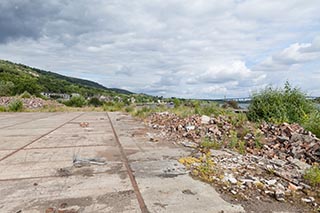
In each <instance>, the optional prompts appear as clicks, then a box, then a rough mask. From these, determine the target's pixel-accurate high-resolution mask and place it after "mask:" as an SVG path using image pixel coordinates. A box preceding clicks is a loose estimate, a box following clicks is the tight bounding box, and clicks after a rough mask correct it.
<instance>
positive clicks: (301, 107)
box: [248, 82, 315, 123]
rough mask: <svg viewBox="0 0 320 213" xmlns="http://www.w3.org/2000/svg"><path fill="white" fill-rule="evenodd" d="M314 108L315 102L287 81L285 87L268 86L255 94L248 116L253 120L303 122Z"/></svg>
mask: <svg viewBox="0 0 320 213" xmlns="http://www.w3.org/2000/svg"><path fill="white" fill-rule="evenodd" d="M314 110H315V106H314V104H313V103H312V102H311V101H310V100H307V98H306V95H305V94H304V93H303V92H301V90H300V89H298V88H292V87H291V86H290V84H289V83H288V82H287V83H286V84H285V86H284V88H283V89H282V88H272V87H267V88H266V89H264V90H262V91H260V92H258V93H255V94H253V95H252V100H251V103H250V105H249V113H248V118H249V120H251V121H262V120H264V121H266V122H273V123H281V122H289V123H294V122H298V123H301V121H302V120H303V118H304V117H305V116H306V115H308V114H310V113H312V112H313V111H314Z"/></svg>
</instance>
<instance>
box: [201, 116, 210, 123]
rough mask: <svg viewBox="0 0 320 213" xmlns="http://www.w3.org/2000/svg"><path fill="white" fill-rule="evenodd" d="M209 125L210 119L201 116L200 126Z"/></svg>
mask: <svg viewBox="0 0 320 213" xmlns="http://www.w3.org/2000/svg"><path fill="white" fill-rule="evenodd" d="M209 123H210V117H209V116H206V115H202V116H201V124H209Z"/></svg>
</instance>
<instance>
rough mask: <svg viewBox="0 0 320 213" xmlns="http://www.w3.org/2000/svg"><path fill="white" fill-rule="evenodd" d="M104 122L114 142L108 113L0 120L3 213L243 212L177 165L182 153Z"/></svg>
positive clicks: (121, 120) (122, 124)
mask: <svg viewBox="0 0 320 213" xmlns="http://www.w3.org/2000/svg"><path fill="white" fill-rule="evenodd" d="M109 116H110V118H111V121H112V123H113V125H114V130H115V131H116V133H117V135H118V138H119V141H117V137H116V136H115V134H114V132H113V129H112V126H111V123H110V122H109V118H108V116H107V113H102V112H87V113H81V112H76V113H1V114H0V212H48V213H49V212H64V213H67V212H69V213H71V212H141V205H142V204H145V205H146V207H147V209H148V211H149V212H243V211H244V210H243V208H242V207H241V206H237V205H233V204H230V203H227V202H226V201H224V200H223V199H222V198H221V197H220V196H219V194H218V193H217V192H216V191H215V190H214V189H213V187H211V186H210V185H208V184H205V183H203V182H200V181H196V180H194V179H192V178H191V177H190V176H189V175H188V174H187V173H186V171H185V170H184V167H183V165H181V164H179V163H178V161H177V159H178V158H179V157H181V156H186V155H187V154H188V151H187V150H186V149H185V148H182V147H176V146H174V145H173V144H172V143H167V142H161V141H160V142H150V141H149V139H148V137H146V133H147V132H146V129H145V127H144V126H143V124H142V123H140V122H138V121H135V120H134V119H132V118H131V117H130V116H127V115H124V114H121V113H109ZM83 122H86V123H88V124H89V125H88V126H86V123H83ZM80 124H81V125H80ZM118 142H120V144H119V143H118ZM122 151H124V153H123V152H122ZM126 160H128V161H126ZM126 166H129V167H130V168H131V170H132V171H133V174H134V177H135V179H134V181H133V180H132V179H130V172H129V173H128V169H127V167H126ZM134 182H136V183H137V187H138V191H137V188H135V187H134ZM139 194H140V195H141V198H142V202H141V200H140V202H138V199H137V195H138V197H139ZM141 203H142V204H141Z"/></svg>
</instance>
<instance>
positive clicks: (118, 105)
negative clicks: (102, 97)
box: [103, 102, 125, 112]
mask: <svg viewBox="0 0 320 213" xmlns="http://www.w3.org/2000/svg"><path fill="white" fill-rule="evenodd" d="M124 106H125V104H124V103H122V102H106V103H104V104H103V110H104V111H109V112H115V111H123V109H124Z"/></svg>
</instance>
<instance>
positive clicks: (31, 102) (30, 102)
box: [0, 97, 63, 109]
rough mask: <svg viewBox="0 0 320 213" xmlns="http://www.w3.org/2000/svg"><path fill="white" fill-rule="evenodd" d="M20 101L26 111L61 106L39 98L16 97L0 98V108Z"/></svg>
mask: <svg viewBox="0 0 320 213" xmlns="http://www.w3.org/2000/svg"><path fill="white" fill-rule="evenodd" d="M16 100H21V101H22V103H23V106H24V107H25V108H26V109H40V108H43V107H46V106H52V107H59V106H63V104H60V103H58V102H56V101H53V100H44V99H41V98H17V97H0V106H4V107H7V106H8V105H9V104H10V103H11V102H14V101H16Z"/></svg>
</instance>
